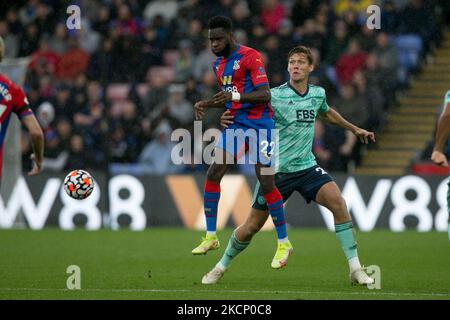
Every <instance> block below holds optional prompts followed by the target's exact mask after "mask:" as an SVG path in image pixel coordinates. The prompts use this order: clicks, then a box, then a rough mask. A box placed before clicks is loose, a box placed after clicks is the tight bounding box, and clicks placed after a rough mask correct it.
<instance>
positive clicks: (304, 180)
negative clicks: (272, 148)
mask: <svg viewBox="0 0 450 320" xmlns="http://www.w3.org/2000/svg"><path fill="white" fill-rule="evenodd" d="M331 181H333V178H332V177H331V176H330V175H329V174H328V173H327V172H326V171H325V170H323V169H322V168H321V167H319V166H318V165H315V166H313V167H311V168H308V169H305V170H301V171H297V172H292V173H282V172H280V173H277V174H276V175H275V184H276V186H277V188H278V190H279V191H280V193H281V196H282V197H283V202H286V200H287V199H288V198H289V197H290V196H291V195H292V193H293V192H294V191H298V192H299V193H300V194H301V195H302V197H303V198H304V199H305V200H306V202H307V203H310V202H311V201H315V200H316V196H317V193H318V192H319V190H320V188H321V187H322V186H323V185H324V184H326V183H328V182H331ZM252 208H255V209H257V210H267V205H266V201H265V199H264V196H263V193H262V190H261V187H260V185H259V182H258V183H257V184H256V187H255V191H254V193H253V204H252Z"/></svg>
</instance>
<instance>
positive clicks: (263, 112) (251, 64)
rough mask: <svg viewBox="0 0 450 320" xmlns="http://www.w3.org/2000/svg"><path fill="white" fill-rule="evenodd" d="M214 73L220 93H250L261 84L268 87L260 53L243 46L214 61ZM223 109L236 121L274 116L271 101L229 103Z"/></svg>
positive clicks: (238, 46)
mask: <svg viewBox="0 0 450 320" xmlns="http://www.w3.org/2000/svg"><path fill="white" fill-rule="evenodd" d="M213 70H214V73H215V74H216V77H217V81H218V83H219V86H220V87H221V89H222V90H223V91H228V92H233V91H234V92H239V93H240V94H242V93H250V92H253V91H255V90H256V88H258V87H260V86H262V85H266V84H267V85H268V84H269V80H268V79H267V75H266V70H265V68H264V61H263V58H262V56H261V54H260V53H259V52H258V51H256V50H255V49H252V48H249V47H246V46H243V45H237V47H236V50H235V51H234V52H233V53H232V54H231V55H230V56H229V57H228V58H226V59H225V58H224V57H219V58H217V59H216V61H214V63H213ZM225 106H226V108H227V109H229V110H230V111H231V114H232V115H234V117H235V119H236V120H239V119H241V120H243V119H249V120H255V119H272V117H273V110H272V106H271V105H270V102H267V103H256V104H255V103H248V102H245V103H242V102H231V101H230V102H227V103H226V105H225Z"/></svg>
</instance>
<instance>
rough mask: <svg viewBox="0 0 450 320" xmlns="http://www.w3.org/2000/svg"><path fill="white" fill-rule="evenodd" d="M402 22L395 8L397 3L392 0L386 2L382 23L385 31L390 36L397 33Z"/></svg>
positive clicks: (382, 13)
mask: <svg viewBox="0 0 450 320" xmlns="http://www.w3.org/2000/svg"><path fill="white" fill-rule="evenodd" d="M400 20H401V19H400V14H399V12H398V11H397V8H396V7H395V2H394V1H391V0H388V1H385V2H384V3H383V8H382V9H381V21H380V22H381V25H382V26H383V31H384V32H386V33H388V34H395V33H397V30H398V27H399V25H400Z"/></svg>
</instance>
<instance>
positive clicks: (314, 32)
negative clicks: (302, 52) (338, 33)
mask: <svg viewBox="0 0 450 320" xmlns="http://www.w3.org/2000/svg"><path fill="white" fill-rule="evenodd" d="M299 29H300V33H301V36H300V44H301V45H303V46H307V47H310V48H316V49H318V50H319V51H320V52H323V51H324V43H325V36H324V35H323V34H321V33H320V32H319V31H318V29H317V28H316V24H315V21H314V20H313V19H307V20H306V21H305V24H304V25H303V27H301V28H299Z"/></svg>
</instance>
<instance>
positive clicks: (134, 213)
mask: <svg viewBox="0 0 450 320" xmlns="http://www.w3.org/2000/svg"><path fill="white" fill-rule="evenodd" d="M71 4H76V5H79V6H80V8H81V18H82V27H81V30H68V29H67V27H66V21H67V18H68V17H69V14H68V13H66V8H67V7H68V6H69V5H71ZM370 4H377V5H379V6H380V7H381V30H380V31H371V30H368V29H367V28H366V27H365V19H366V14H365V8H367V6H368V5H370ZM449 13H450V8H449V4H448V1H444V0H442V1H420V0H414V1H406V0H398V1H365V0H362V1H345V0H336V1H314V0H311V1H308V0H305V1H294V0H286V1H282V0H279V1H277V0H270V1H256V0H253V1H252V0H248V1H233V0H221V1H207V0H186V1H171V0H166V1H164V0H161V1H139V0H128V1H125V0H104V1H56V0H55V1H41V0H29V1H14V2H12V1H2V2H1V3H0V35H1V36H2V37H3V38H4V39H5V42H6V47H7V56H8V58H10V59H8V60H7V61H5V62H4V63H2V64H1V65H0V70H1V72H8V74H11V75H13V76H14V79H15V80H16V81H18V82H19V83H21V84H22V85H23V86H24V88H25V90H26V92H27V95H28V97H29V100H30V102H31V106H32V108H33V110H34V112H35V114H36V115H37V117H38V119H39V121H40V123H41V125H42V127H43V129H44V131H45V138H46V146H45V158H46V160H45V170H44V172H43V173H42V174H41V175H39V176H37V177H32V178H30V177H27V176H25V175H24V176H23V177H20V178H19V177H17V178H16V177H15V176H13V174H12V172H14V171H17V172H20V171H22V170H23V172H26V170H28V169H29V167H30V162H29V155H30V145H29V139H28V137H27V134H26V132H22V133H21V134H20V135H19V134H17V133H15V132H14V131H11V132H12V134H11V135H12V136H10V137H9V139H11V140H10V141H9V142H10V149H8V150H7V151H8V153H9V161H7V162H8V163H7V164H6V165H7V166H9V167H8V169H7V170H5V171H4V172H8V174H7V175H6V176H9V177H11V178H12V179H11V180H12V181H11V184H10V187H9V190H5V185H6V184H5V183H3V184H2V188H4V189H2V197H1V198H0V200H1V201H0V228H1V229H3V230H0V238H1V242H2V248H1V250H0V299H42V298H44V299H46V298H47V299H48V298H49V299H55V298H56V299H61V298H62V299H67V298H78V299H91V298H93V299H105V298H106V299H110V298H112V299H117V298H120V299H122V298H128V299H130V298H134V299H143V298H144V299H221V300H223V299H448V298H449V297H450V293H449V292H448V288H449V287H450V284H449V280H450V278H449V277H448V265H449V263H450V262H449V255H448V239H447V235H446V234H445V233H444V232H438V231H445V230H446V228H447V225H448V212H447V208H446V193H447V181H448V178H447V177H448V171H447V170H441V169H439V168H437V167H436V166H434V165H432V164H430V161H429V156H430V148H431V146H432V144H433V136H434V130H435V124H436V119H437V116H438V114H439V113H440V111H441V109H442V102H443V97H444V94H445V92H446V91H447V90H448V89H449V88H450V60H449V56H450V54H449V53H450V34H449V31H448V24H449V21H450V19H449ZM215 14H224V15H228V16H230V17H232V18H233V21H234V24H235V29H236V31H235V34H236V37H237V38H238V40H239V41H240V42H241V43H244V44H248V45H250V46H253V47H255V48H256V49H258V50H260V51H261V52H263V54H264V57H265V59H266V66H267V70H268V73H269V79H270V81H271V86H275V85H277V84H280V83H282V82H283V81H285V80H286V79H287V78H286V77H287V73H286V71H285V56H286V52H287V50H288V49H289V48H290V47H292V46H294V45H297V44H305V45H310V46H312V47H314V48H315V49H314V54H315V57H316V61H317V64H318V68H317V69H316V71H314V73H313V75H312V77H311V82H313V83H316V84H319V85H321V86H324V87H325V88H326V89H327V92H328V93H329V97H328V98H329V102H330V105H333V106H334V105H336V106H337V107H338V108H339V109H338V110H339V111H340V112H341V113H343V114H344V115H345V116H346V117H347V118H348V119H349V120H351V121H352V122H355V123H356V124H359V125H361V126H364V127H366V128H369V129H371V130H374V131H376V133H377V138H378V139H377V143H376V144H373V145H370V146H369V147H368V148H364V147H362V146H361V145H359V143H358V142H356V141H354V140H352V139H351V136H349V135H346V133H345V132H344V131H342V130H340V129H337V128H333V127H329V126H326V125H323V124H321V123H319V124H318V125H317V128H316V137H315V142H314V152H315V154H316V156H317V158H318V161H319V163H320V164H321V165H322V166H323V167H324V168H326V169H327V170H329V171H330V172H331V173H332V175H333V176H334V177H335V178H336V181H337V183H338V184H339V186H340V187H341V189H342V190H343V193H344V196H345V198H346V200H347V203H348V205H349V208H350V211H351V214H352V216H353V219H354V222H355V226H356V229H357V230H358V231H370V232H357V240H358V245H359V246H360V250H359V254H360V257H361V261H362V262H364V263H366V264H369V265H370V264H376V265H379V266H380V267H381V270H382V274H383V276H382V277H383V278H382V279H383V280H382V290H377V291H376V292H374V291H375V290H372V291H369V290H367V288H354V287H349V286H348V281H347V280H348V277H347V276H348V273H347V270H346V266H345V263H344V262H345V260H344V257H343V255H342V252H340V249H339V247H338V243H337V241H336V239H334V238H335V237H334V234H333V233H332V232H327V231H326V228H327V227H328V228H329V229H332V226H330V223H329V218H330V215H329V213H327V212H325V211H323V210H322V209H320V208H319V207H318V206H316V205H315V204H311V205H308V206H306V204H305V203H304V201H303V199H302V198H301V197H299V196H298V195H296V196H294V197H293V198H292V199H291V200H290V201H289V202H288V204H287V214H288V216H287V222H288V224H289V227H290V228H289V237H290V239H291V241H292V243H293V244H294V246H295V247H296V251H295V254H294V255H293V256H292V257H291V258H290V262H289V266H288V267H287V268H286V269H284V270H283V271H282V272H276V273H274V271H273V270H271V269H270V267H269V262H270V259H271V258H272V256H273V250H274V248H275V243H276V242H275V237H274V232H273V231H272V232H263V233H260V234H258V235H257V236H256V238H255V241H254V243H252V245H251V246H250V247H249V249H248V251H246V252H245V254H243V255H242V257H240V258H239V259H236V262H234V267H233V268H232V269H230V271H229V275H228V274H227V275H226V276H225V278H224V282H223V284H219V285H218V286H217V287H215V288H213V289H209V288H207V289H205V288H204V287H203V286H201V285H199V283H198V281H199V280H200V278H201V275H202V274H204V273H205V272H207V271H208V270H209V268H210V267H211V266H212V265H213V264H214V263H215V262H216V260H217V258H218V257H219V256H220V252H219V253H217V252H215V253H211V254H208V255H207V256H206V257H200V258H199V259H196V258H194V257H192V256H191V255H190V250H191V249H192V247H193V246H194V245H195V244H196V243H197V241H198V240H199V238H200V236H201V235H203V231H199V230H203V214H202V203H201V200H202V197H201V192H202V185H203V181H204V175H205V170H206V166H205V165H196V166H189V165H188V166H173V165H172V164H171V162H170V152H171V149H172V147H173V143H172V142H170V139H169V135H170V133H171V132H172V130H174V129H176V128H186V129H188V130H192V123H193V121H192V120H193V112H192V106H193V104H194V103H195V102H196V101H197V100H198V99H202V98H207V97H210V96H211V95H212V94H213V93H215V92H216V91H217V87H216V81H215V78H214V76H213V74H212V71H211V70H210V62H211V61H212V59H214V57H213V56H212V54H211V53H210V51H209V48H208V43H207V41H206V33H205V32H206V30H205V24H206V21H207V19H208V18H209V17H210V16H212V15H215ZM319 61H320V65H319ZM26 62H28V65H27V64H26ZM25 65H27V67H26V68H25V67H24V66H25ZM219 114H220V112H216V113H215V112H214V111H211V112H209V113H208V114H207V118H206V119H205V121H204V122H203V128H204V129H207V128H214V127H217V125H218V121H217V119H218V116H219ZM197 138H198V137H197ZM14 139H16V141H17V142H14ZM19 139H20V144H19V143H18V141H19ZM11 143H12V144H11ZM192 145H193V146H194V148H193V150H195V146H198V143H197V144H195V143H194V141H192ZM19 149H20V150H19ZM14 157H16V158H14ZM20 158H21V160H22V161H20ZM20 162H22V163H23V165H19V164H20ZM74 168H83V169H87V170H88V171H89V172H91V173H92V174H93V176H94V178H95V179H96V183H97V185H96V188H95V191H94V193H93V194H92V196H91V197H90V198H88V199H87V200H85V201H75V200H71V199H69V198H68V197H67V196H66V195H65V194H64V193H63V191H62V188H61V184H62V180H63V178H64V176H65V174H66V173H67V172H68V171H69V170H71V169H74ZM18 169H20V170H18ZM230 173H231V174H230V175H227V176H226V177H225V179H224V181H223V182H222V183H223V184H224V187H223V188H222V189H223V190H224V192H223V194H222V200H221V204H220V209H219V227H220V228H223V227H228V228H227V229H225V230H223V231H220V232H219V236H220V239H221V241H222V242H223V243H225V242H226V239H227V238H228V236H229V235H230V233H231V228H230V227H234V226H235V225H237V224H239V223H241V222H242V220H243V219H245V217H246V215H247V213H248V209H249V202H250V197H251V191H252V188H253V185H254V182H255V178H254V177H253V172H252V169H251V168H249V167H243V166H235V167H233V168H232V170H231V172H230ZM17 174H18V173H17ZM3 182H4V181H3ZM13 186H15V187H14V189H13V188H12V187H13ZM76 226H78V227H79V229H78V230H75V231H73V232H63V231H61V230H59V229H63V230H72V229H75V228H76ZM181 226H184V227H185V228H180V227H181ZM156 227H158V228H156ZM167 227H169V228H167ZM271 227H272V226H271V223H270V221H269V222H268V223H267V224H266V226H265V229H271ZM305 227H308V228H305ZM5 229H10V230H5ZM18 229H19V230H18ZM23 229H24V230H23ZM29 229H33V230H40V231H39V232H34V231H32V230H29ZM84 229H89V230H98V231H96V232H86V231H84ZM99 229H112V230H117V229H122V230H121V231H120V232H117V231H110V230H99ZM127 229H131V230H143V229H145V230H146V231H145V232H131V231H128V230H127ZM186 229H188V230H186ZM189 229H193V230H189ZM402 230H404V232H400V233H398V232H391V231H402ZM417 230H418V231H428V232H425V233H424V232H417ZM220 251H222V250H220ZM73 264H76V265H78V266H80V268H81V270H82V281H81V283H82V284H81V286H82V290H73V291H72V290H68V289H66V281H67V277H68V274H67V273H66V268H67V267H68V266H69V265H73ZM180 266H183V267H180Z"/></svg>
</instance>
